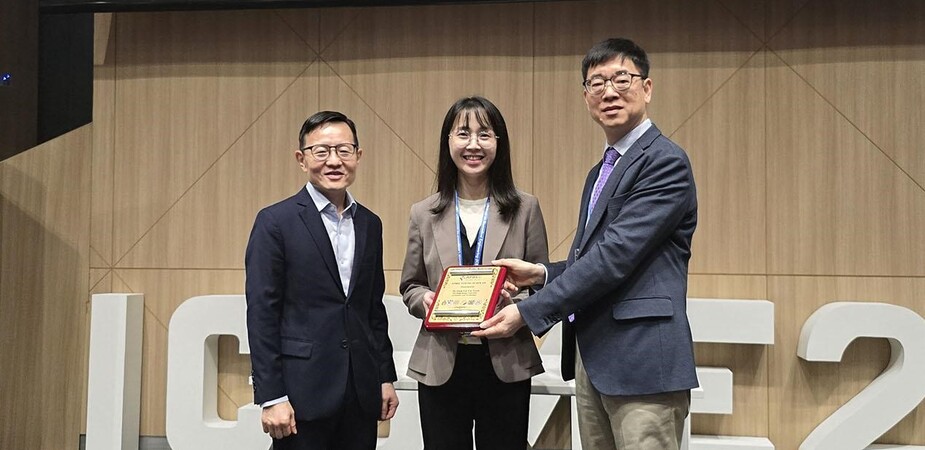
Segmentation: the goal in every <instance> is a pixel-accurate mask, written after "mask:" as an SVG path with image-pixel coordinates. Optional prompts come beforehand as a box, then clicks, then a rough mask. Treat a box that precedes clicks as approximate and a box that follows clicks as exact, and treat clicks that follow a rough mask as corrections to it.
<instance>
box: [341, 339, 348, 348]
mask: <svg viewBox="0 0 925 450" xmlns="http://www.w3.org/2000/svg"><path fill="white" fill-rule="evenodd" d="M340 348H347V340H346V339H344V340H342V341H340Z"/></svg>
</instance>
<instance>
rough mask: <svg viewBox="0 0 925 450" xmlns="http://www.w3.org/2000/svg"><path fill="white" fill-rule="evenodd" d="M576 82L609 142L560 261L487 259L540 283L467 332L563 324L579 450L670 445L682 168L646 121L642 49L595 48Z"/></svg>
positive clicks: (689, 228)
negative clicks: (525, 297)
mask: <svg viewBox="0 0 925 450" xmlns="http://www.w3.org/2000/svg"><path fill="white" fill-rule="evenodd" d="M582 76H583V79H584V80H585V81H584V83H583V86H584V100H585V103H586V105H587V107H588V111H589V112H590V113H591V117H592V118H593V119H594V120H595V121H596V122H597V123H598V125H600V127H601V128H602V129H603V131H604V136H605V138H606V143H605V145H604V146H603V147H604V158H603V159H602V161H601V162H600V163H598V164H597V165H596V166H595V167H594V168H593V169H591V171H590V172H589V173H588V178H587V180H586V181H585V187H584V191H583V193H582V196H581V208H580V213H579V218H578V229H577V232H576V234H575V240H574V242H573V243H572V247H571V249H570V251H569V254H568V259H567V260H566V261H562V262H558V263H554V264H550V265H548V266H545V267H544V266H541V265H538V264H531V263H526V262H523V261H520V260H499V261H494V263H495V264H502V265H505V266H507V267H508V269H509V272H508V274H509V281H510V282H511V283H513V284H515V285H517V286H519V287H523V286H531V285H535V284H540V285H542V284H544V283H545V286H544V287H543V288H542V289H541V290H540V291H538V292H537V293H536V294H535V295H533V296H531V297H530V298H529V299H528V300H525V301H523V302H520V303H518V304H517V305H514V306H508V307H506V308H504V309H503V310H502V311H500V312H499V314H497V315H496V316H495V317H493V318H492V319H489V320H488V321H486V322H485V323H483V324H482V326H483V328H486V329H485V330H482V331H480V332H475V333H473V334H474V335H481V336H486V337H500V336H508V335H510V334H511V333H513V331H514V330H516V329H518V328H520V327H521V326H523V325H524V324H526V326H528V327H529V328H530V330H531V331H533V333H534V334H537V335H542V334H543V333H545V332H546V331H547V330H549V328H551V327H552V326H553V325H554V324H555V323H556V322H559V321H561V320H565V321H566V322H565V327H563V336H564V339H563V355H562V373H563V375H564V377H565V378H566V379H571V378H575V385H576V397H577V402H578V419H579V429H580V434H581V442H582V446H583V447H584V448H590V449H594V450H607V449H653V450H655V449H657V450H666V449H677V448H678V447H679V445H680V441H681V433H682V430H683V427H684V419H685V417H686V416H687V414H688V410H689V408H690V389H691V388H694V387H696V386H697V375H696V373H695V367H694V352H693V341H692V338H691V330H690V325H689V324H688V319H687V300H686V298H687V271H688V261H689V260H690V256H691V238H692V237H693V234H694V228H695V227H696V224H697V195H696V192H695V188H694V178H693V174H692V172H691V166H690V161H689V160H688V158H687V155H686V154H685V153H684V150H682V149H681V148H680V147H678V146H677V145H676V144H675V143H674V142H672V141H671V140H669V139H668V138H667V137H665V136H664V135H662V133H661V132H660V131H659V130H658V128H656V127H655V125H653V124H652V122H651V121H650V120H649V119H648V115H647V112H646V105H648V103H649V101H650V100H651V96H652V80H651V79H650V78H649V61H648V57H647V56H646V53H645V51H644V50H642V48H640V47H639V46H638V45H636V44H635V43H633V42H632V41H630V40H627V39H608V40H606V41H603V42H601V43H599V44H597V45H595V46H594V47H592V48H591V50H589V51H588V54H587V55H586V56H585V58H584V60H583V61H582ZM576 338H577V339H576ZM576 340H577V346H576V344H575V343H576Z"/></svg>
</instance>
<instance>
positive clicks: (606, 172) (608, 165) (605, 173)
mask: <svg viewBox="0 0 925 450" xmlns="http://www.w3.org/2000/svg"><path fill="white" fill-rule="evenodd" d="M619 157H620V154H619V153H617V149H615V148H613V147H607V150H605V151H604V164H603V165H601V174H600V176H599V177H597V183H594V190H593V191H591V202H590V204H589V207H588V217H591V213H593V212H594V205H595V204H596V203H597V198H598V197H600V196H601V191H603V190H604V185H605V184H607V178H609V177H610V172H613V166H614V164H616V162H617V158H619ZM568 321H569V322H574V321H575V315H574V314H569V316H568Z"/></svg>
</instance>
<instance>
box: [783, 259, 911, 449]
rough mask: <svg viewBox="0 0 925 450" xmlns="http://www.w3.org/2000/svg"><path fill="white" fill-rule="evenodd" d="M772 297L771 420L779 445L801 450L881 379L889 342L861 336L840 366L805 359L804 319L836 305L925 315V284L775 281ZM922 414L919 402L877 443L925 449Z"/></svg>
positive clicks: (803, 279) (811, 279) (899, 279)
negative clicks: (886, 306) (800, 345)
mask: <svg viewBox="0 0 925 450" xmlns="http://www.w3.org/2000/svg"><path fill="white" fill-rule="evenodd" d="M768 292H769V296H770V297H771V298H772V299H774V304H775V313H776V315H777V323H776V326H775V335H776V339H777V340H776V342H775V344H774V346H773V347H772V348H771V349H770V350H771V360H770V380H769V381H770V383H769V386H770V387H769V390H770V395H769V397H768V398H769V401H770V404H769V406H770V416H771V417H772V418H775V419H773V420H771V421H770V436H771V440H772V441H773V442H774V444H775V446H777V448H798V447H799V444H800V442H802V440H803V439H804V438H805V437H806V435H807V434H809V432H810V431H812V430H813V429H814V428H815V427H816V426H817V425H818V424H819V423H821V422H822V421H823V420H824V419H825V418H826V417H828V416H829V415H830V414H831V413H833V412H834V411H835V410H836V409H838V408H839V407H841V406H842V405H844V404H845V402H847V401H848V400H849V399H850V398H851V397H853V396H854V395H856V394H857V393H858V392H860V391H861V390H862V389H863V388H864V387H865V386H866V385H867V384H868V383H869V382H870V381H871V380H872V379H873V378H875V377H876V376H877V375H879V374H880V372H881V371H882V370H883V368H884V367H886V363H887V361H888V360H889V354H890V351H889V345H888V344H887V342H886V341H885V340H882V339H859V340H857V341H855V342H854V343H852V344H851V345H850V346H849V347H848V349H847V350H846V351H845V355H844V356H843V358H842V361H841V362H840V363H818V362H807V361H804V360H802V359H799V358H797V356H796V348H797V342H798V340H799V336H800V330H801V328H802V326H803V324H804V323H805V321H806V319H807V318H808V317H809V316H810V314H812V313H813V312H814V311H815V310H816V309H818V308H819V307H821V306H822V305H824V304H826V303H830V302H833V301H859V302H883V303H890V304H894V305H900V306H903V307H906V308H909V309H911V310H913V311H915V312H917V313H918V314H920V315H925V280H923V279H922V278H902V277H892V278H876V277H821V276H814V277H787V276H772V277H769V280H768ZM923 413H925V405H920V406H919V407H918V409H917V411H916V413H914V414H912V415H909V416H907V417H906V418H905V419H904V420H903V421H901V422H900V423H899V424H898V425H897V426H896V427H894V429H893V431H891V432H889V433H887V434H886V435H884V436H883V437H882V438H881V439H879V440H878V442H884V443H904V444H918V445H922V444H923V443H925V430H923V429H922V427H921V417H922V414H923ZM884 431H887V430H884Z"/></svg>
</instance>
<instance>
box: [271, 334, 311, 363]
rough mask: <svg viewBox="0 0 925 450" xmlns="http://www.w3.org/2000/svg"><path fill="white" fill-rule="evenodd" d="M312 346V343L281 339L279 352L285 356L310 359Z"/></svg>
mask: <svg viewBox="0 0 925 450" xmlns="http://www.w3.org/2000/svg"><path fill="white" fill-rule="evenodd" d="M313 346H314V344H313V343H312V342H308V341H296V340H292V339H286V338H283V339H282V340H281V341H280V347H279V352H280V353H281V354H283V355H286V356H295V357H297V358H305V359H308V358H311V357H312V347H313Z"/></svg>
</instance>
